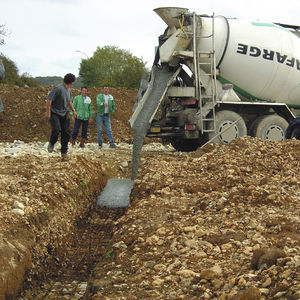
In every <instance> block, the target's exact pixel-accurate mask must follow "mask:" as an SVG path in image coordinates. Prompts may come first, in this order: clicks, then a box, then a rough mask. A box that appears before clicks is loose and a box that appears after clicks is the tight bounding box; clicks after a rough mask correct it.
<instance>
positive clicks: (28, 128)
mask: <svg viewBox="0 0 300 300" xmlns="http://www.w3.org/2000/svg"><path fill="white" fill-rule="evenodd" d="M27 90H28V91H27ZM46 92H47V89H42V88H37V89H29V88H27V89H26V88H22V89H20V88H19V89H18V88H15V87H8V86H2V85H1V86H0V93H1V95H3V98H4V101H3V102H4V106H5V109H6V113H5V115H4V117H3V118H2V119H3V120H2V122H1V123H0V186H1V193H0V208H1V209H0V253H1V255H0V274H1V276H0V299H17V298H19V299H220V300H221V299H226V300H229V299H230V300H232V299H235V300H237V299H240V300H241V299H300V272H299V270H300V255H299V253H300V232H299V222H300V217H299V215H300V214H299V211H300V175H299V171H300V142H299V141H297V140H289V141H282V142H272V141H261V140H259V139H254V138H250V137H246V138H242V139H239V140H236V141H233V142H231V143H230V144H227V145H224V144H219V145H207V146H206V147H205V148H204V149H199V150H198V151H196V152H192V153H180V152H175V151H174V149H173V148H172V147H170V146H162V145H160V144H147V145H144V146H143V151H142V157H141V164H140V169H139V176H138V178H137V179H136V180H135V183H134V187H133V190H132V193H131V197H130V198H131V204H130V206H129V207H128V208H127V209H123V210H111V211H109V210H107V209H103V208H102V209H101V208H99V207H96V205H95V203H96V199H97V195H99V193H100V192H101V190H102V189H103V187H104V186H105V184H106V181H107V179H108V178H118V177H119V178H130V175H131V161H132V144H131V141H132V136H131V131H130V128H129V127H128V123H127V121H126V118H127V120H128V119H129V117H130V115H131V104H130V105H129V103H132V102H134V98H135V92H134V91H118V90H113V91H112V94H113V93H116V94H115V95H114V94H113V95H114V96H115V98H116V100H117V99H118V98H119V99H121V98H122V97H121V95H123V96H124V98H123V100H122V101H123V102H122V103H124V105H121V103H119V105H118V102H117V107H119V115H117V114H116V117H115V119H114V120H113V124H115V125H113V126H116V124H117V125H118V126H116V127H113V131H114V133H115V136H116V141H117V143H118V146H119V147H118V148H117V149H108V148H106V147H104V149H102V150H99V149H98V148H97V144H96V143H95V141H96V140H95V138H96V134H95V133H94V132H93V131H92V130H91V131H90V136H89V143H88V144H87V147H86V148H85V149H80V148H78V146H76V147H73V148H70V155H71V159H70V160H69V161H65V162H62V161H61V158H60V154H59V145H57V146H56V148H55V151H54V152H53V153H52V154H49V153H48V152H47V151H46V145H47V144H46V143H45V142H46V140H47V134H49V132H50V128H49V127H48V126H49V125H48V124H45V121H44V104H45V101H44V99H45V93H46ZM96 92H97V91H96ZM8 95H9V97H8ZM24 95H26V96H24ZM32 95H34V96H32ZM116 95H119V97H117V96H116ZM23 96H24V97H23ZM120 101H121V100H120ZM21 103H22V104H24V103H25V104H26V105H21ZM37 103H39V104H38V105H37ZM127 104H128V105H127ZM24 107H26V112H25V108H24ZM23 110H24V113H23ZM13 115H16V116H13ZM118 116H119V117H120V119H118ZM125 116H126V117H125ZM121 117H122V119H121ZM123 117H124V118H123ZM31 122H32V123H31ZM17 124H18V126H17ZM22 124H23V125H22ZM34 124H35V125H36V126H33V125H34ZM16 126H17V129H16V128H15V127H16ZM118 132H120V133H122V134H120V135H118ZM20 140H21V141H20ZM22 141H24V142H22ZM33 141H34V142H33ZM87 224H88V225H87ZM87 228H88V230H86V229H87ZM79 229H80V230H79ZM77 231H78V232H77ZM100 232H101V234H100ZM102 232H106V233H107V234H106V235H104V234H103V235H102ZM89 233H90V234H92V233H93V234H95V235H94V236H93V238H91V237H90V236H89ZM97 233H99V234H98V235H99V236H100V240H102V242H103V243H102V244H101V241H100V240H99V239H98V240H97V239H96V236H97ZM72 236H75V238H72ZM76 241H77V242H76ZM93 241H95V242H93ZM84 245H86V247H85V246H84ZM84 247H85V248H86V252H82V251H81V250H82V249H83V248H84ZM83 253H86V254H83ZM85 256H86V257H89V259H87V260H86V261H85V262H82V264H81V261H83V260H84V259H83V257H85ZM72 263H73V266H72ZM68 269H73V271H74V272H73V273H70V274H71V275H70V276H69V277H70V278H69V281H70V282H73V286H76V287H77V294H76V295H77V296H76V297H75V296H74V295H75V294H71V292H70V291H68V286H67V285H66V284H65V286H64V289H62V290H64V293H63V294H61V295H63V296H59V297H58V296H53V297H52V296H50V295H51V293H50V292H49V291H50V290H51V289H53V286H54V285H55V284H54V283H55V282H56V281H58V280H60V279H59V276H61V275H62V274H61V273H66V274H67V273H68V272H67V271H65V270H68ZM83 273H84V274H83ZM68 274H69V273H68ZM74 282H75V283H74ZM47 285H49V286H48V287H47ZM44 289H48V292H45V290H44ZM79 291H80V293H79ZM51 297H52V298H51ZM55 297H56V298H55Z"/></svg>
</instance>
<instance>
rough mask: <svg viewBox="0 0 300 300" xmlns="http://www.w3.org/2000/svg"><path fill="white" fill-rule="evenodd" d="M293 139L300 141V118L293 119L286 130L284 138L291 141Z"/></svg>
mask: <svg viewBox="0 0 300 300" xmlns="http://www.w3.org/2000/svg"><path fill="white" fill-rule="evenodd" d="M293 137H294V138H296V139H297V140H300V118H295V119H294V120H293V121H291V122H290V124H289V126H288V128H287V129H286V132H285V138H286V139H292V138H293Z"/></svg>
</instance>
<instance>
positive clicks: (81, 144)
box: [79, 139, 85, 148]
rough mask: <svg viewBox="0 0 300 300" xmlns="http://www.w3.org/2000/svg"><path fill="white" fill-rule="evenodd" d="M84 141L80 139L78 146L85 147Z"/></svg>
mask: <svg viewBox="0 0 300 300" xmlns="http://www.w3.org/2000/svg"><path fill="white" fill-rule="evenodd" d="M84 143H85V139H81V141H80V144H79V147H80V148H84V147H85V145H84Z"/></svg>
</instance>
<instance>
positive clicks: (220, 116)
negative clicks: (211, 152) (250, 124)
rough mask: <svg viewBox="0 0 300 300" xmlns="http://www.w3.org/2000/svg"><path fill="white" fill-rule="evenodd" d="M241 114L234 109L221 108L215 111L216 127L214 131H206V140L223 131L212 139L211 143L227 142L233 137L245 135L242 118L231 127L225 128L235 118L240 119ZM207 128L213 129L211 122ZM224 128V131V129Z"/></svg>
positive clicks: (245, 130)
mask: <svg viewBox="0 0 300 300" xmlns="http://www.w3.org/2000/svg"><path fill="white" fill-rule="evenodd" d="M240 118H241V116H240V115H239V114H237V113H236V112H234V111H230V110H221V111H218V112H217V113H216V128H215V132H209V133H208V140H210V139H212V138H213V137H214V136H216V135H217V134H219V133H220V132H222V131H224V133H222V134H221V135H219V136H218V137H216V138H215V139H214V140H212V143H213V144H216V143H220V142H223V143H229V142H231V141H232V140H234V139H237V138H239V137H242V136H245V135H247V127H246V124H245V121H244V119H243V118H242V119H241V120H239V121H238V122H237V123H236V124H234V125H233V126H232V127H231V128H229V129H228V130H226V128H227V127H229V126H230V125H231V124H233V123H234V122H235V121H236V120H238V119H240ZM208 129H213V124H210V125H209V127H208ZM225 130H226V131H225Z"/></svg>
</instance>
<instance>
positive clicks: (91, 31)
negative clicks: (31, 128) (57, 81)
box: [0, 0, 300, 77]
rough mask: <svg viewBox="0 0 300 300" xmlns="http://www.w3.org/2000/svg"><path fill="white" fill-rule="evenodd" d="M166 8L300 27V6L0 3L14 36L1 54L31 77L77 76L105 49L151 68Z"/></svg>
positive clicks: (63, 0) (147, 0)
mask: <svg viewBox="0 0 300 300" xmlns="http://www.w3.org/2000/svg"><path fill="white" fill-rule="evenodd" d="M162 6H165V7H166V6H177V7H186V8H188V9H189V10H190V11H191V12H194V11H195V12H196V13H198V14H209V15H211V14H213V13H214V14H215V15H223V16H225V17H229V18H233V17H235V18H239V19H250V20H253V21H268V22H280V23H286V24H292V25H300V18H299V12H300V0H285V1H279V0H246V1H245V0H207V1H205V0H184V1H183V0H181V1H177V0H106V1H104V0H0V9H1V14H0V24H2V25H5V28H6V29H7V31H8V32H9V33H10V34H9V36H8V37H7V38H6V39H5V45H2V46H0V52H2V53H3V54H4V55H5V56H7V57H8V58H10V59H11V60H13V61H14V62H15V63H16V65H17V67H18V69H19V73H20V75H21V74H23V73H25V72H26V73H29V74H30V75H31V76H33V77H35V76H64V75H65V74H66V73H69V72H71V73H74V74H75V75H76V76H77V75H78V69H79V65H80V61H81V59H83V58H86V56H88V57H90V56H92V55H93V53H94V51H95V50H96V48H97V47H103V46H107V45H109V46H117V47H119V48H120V49H124V50H128V51H130V52H131V53H132V54H133V55H134V56H136V57H138V58H142V59H143V61H144V62H148V63H147V66H148V67H149V68H150V67H151V65H152V62H153V59H154V48H155V46H156V45H157V41H158V36H159V35H160V34H162V33H163V31H164V29H165V28H166V25H165V23H164V22H163V21H162V20H161V19H160V17H159V16H158V15H157V14H156V13H155V12H153V9H154V8H157V7H162ZM78 51H80V52H78Z"/></svg>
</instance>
